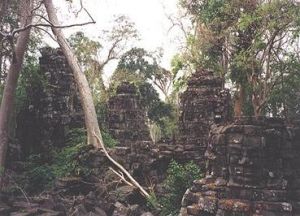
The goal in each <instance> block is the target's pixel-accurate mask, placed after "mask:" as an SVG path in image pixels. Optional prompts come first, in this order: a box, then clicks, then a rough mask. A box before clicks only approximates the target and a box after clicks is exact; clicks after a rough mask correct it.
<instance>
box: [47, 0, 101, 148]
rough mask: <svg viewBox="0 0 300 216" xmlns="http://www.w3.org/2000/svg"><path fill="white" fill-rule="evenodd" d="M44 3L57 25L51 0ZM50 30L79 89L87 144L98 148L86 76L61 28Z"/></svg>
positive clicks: (97, 127)
mask: <svg viewBox="0 0 300 216" xmlns="http://www.w3.org/2000/svg"><path fill="white" fill-rule="evenodd" d="M44 4H45V7H46V11H47V14H48V17H49V20H50V22H51V23H52V24H53V25H54V26H58V25H59V22H58V18H57V15H56V11H55V8H54V5H53V2H52V0H44ZM52 32H53V34H54V35H55V37H56V39H57V42H58V44H59V46H60V48H61V49H62V51H63V53H64V55H65V57H66V58H67V61H68V64H69V65H70V67H71V69H72V71H73V74H74V78H75V82H76V85H77V87H78V89H79V94H80V98H81V105H82V107H83V110H84V116H85V125H86V129H87V137H88V144H93V145H94V146H95V147H98V148H99V147H100V145H99V144H98V142H97V140H96V138H95V136H94V133H95V134H96V135H97V136H98V137H99V138H100V140H101V142H103V140H102V136H101V133H100V129H99V125H98V120H97V115H96V110H95V106H94V102H93V97H92V94H91V89H90V87H89V84H88V81H87V79H86V76H85V74H84V73H83V72H82V70H81V68H80V66H79V62H78V60H77V58H76V56H75V55H74V52H73V51H72V49H71V47H70V46H69V44H68V42H67V40H66V38H65V36H64V34H63V32H62V30H61V29H60V28H54V27H53V28H52Z"/></svg>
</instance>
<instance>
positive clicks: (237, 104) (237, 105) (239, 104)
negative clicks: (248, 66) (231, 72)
mask: <svg viewBox="0 0 300 216" xmlns="http://www.w3.org/2000/svg"><path fill="white" fill-rule="evenodd" d="M244 101H245V88H244V87H243V86H242V85H241V84H239V91H238V95H237V96H236V98H235V101H234V116H235V117H241V116H242V112H243V105H244Z"/></svg>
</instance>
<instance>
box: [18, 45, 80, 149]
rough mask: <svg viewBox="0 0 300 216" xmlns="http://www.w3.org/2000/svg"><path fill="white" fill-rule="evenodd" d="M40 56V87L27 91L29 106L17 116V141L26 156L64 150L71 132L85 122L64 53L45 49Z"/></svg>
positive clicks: (58, 50)
mask: <svg viewBox="0 0 300 216" xmlns="http://www.w3.org/2000/svg"><path fill="white" fill-rule="evenodd" d="M41 54H42V56H41V57H40V59H39V63H40V69H39V71H38V73H39V76H40V79H41V80H42V81H41V84H40V85H38V86H35V85H32V86H31V87H30V88H29V89H26V91H27V94H28V96H29V100H28V103H29V104H27V106H26V107H25V109H23V110H21V112H20V114H19V117H18V124H17V125H18V129H17V131H18V138H19V139H20V141H21V142H22V146H23V148H24V150H23V151H22V152H25V154H27V153H29V152H31V153H32V152H36V153H41V152H47V151H48V149H49V148H50V147H51V146H55V147H63V146H64V145H65V143H66V140H65V139H66V134H67V132H68V130H69V129H71V128H73V127H82V126H83V123H84V121H83V113H82V109H81V106H80V101H79V97H78V94H77V90H76V86H75V83H74V78H73V74H72V71H71V69H70V67H69V66H68V63H67V61H66V58H65V57H64V55H63V53H62V51H61V50H60V49H53V48H50V47H46V48H43V49H41Z"/></svg>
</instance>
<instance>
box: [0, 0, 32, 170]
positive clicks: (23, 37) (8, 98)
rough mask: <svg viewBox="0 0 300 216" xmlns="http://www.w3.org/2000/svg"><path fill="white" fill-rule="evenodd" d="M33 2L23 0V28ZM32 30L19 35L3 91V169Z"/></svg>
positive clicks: (0, 160)
mask: <svg viewBox="0 0 300 216" xmlns="http://www.w3.org/2000/svg"><path fill="white" fill-rule="evenodd" d="M32 6H33V2H32V0H22V1H21V3H20V7H21V11H22V14H21V17H20V20H21V26H25V25H28V24H29V23H31V22H32V15H31V10H32ZM29 35H30V28H29V29H27V30H24V31H22V32H20V33H19V36H18V39H17V43H16V45H15V48H14V50H13V52H14V53H13V59H12V62H11V65H10V68H9V70H8V74H7V78H6V81H5V87H4V91H3V97H2V102H1V106H0V166H1V168H2V169H3V168H4V165H5V159H6V152H7V147H8V130H9V120H10V117H11V114H12V113H13V108H14V101H15V93H16V88H17V83H18V78H19V74H20V71H21V69H22V64H23V59H24V54H25V52H26V49H27V44H28V41H29Z"/></svg>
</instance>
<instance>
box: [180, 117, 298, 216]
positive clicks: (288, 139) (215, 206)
mask: <svg viewBox="0 0 300 216" xmlns="http://www.w3.org/2000/svg"><path fill="white" fill-rule="evenodd" d="M298 132H299V131H298V127H293V128H287V127H286V126H285V124H284V122H283V120H281V119H274V118H263V117H261V118H251V117H245V118H240V119H236V120H235V121H234V123H232V124H228V125H226V126H225V127H224V126H219V127H216V126H214V127H212V130H211V131H210V137H209V143H208V147H207V150H206V153H205V156H206V164H207V166H206V177H205V178H204V179H202V180H198V181H195V182H194V185H193V187H192V188H191V189H190V190H188V192H187V193H186V195H185V196H184V200H183V204H184V205H183V208H182V212H184V211H185V210H184V209H187V211H188V212H190V215H206V214H207V213H209V215H240V214H241V215H249V216H254V215H276V216H277V215H278V216H279V215H280V216H287V215H289V216H292V215H299V209H298V208H297V203H298V202H299V196H298V195H296V194H297V188H298V187H299V185H298V184H295V182H299V181H298V180H299V171H298V170H299V168H298V166H297V168H296V166H292V164H294V163H295V162H296V161H297V160H298V156H296V155H298V153H299V146H300V139H299V137H298V136H299V135H298ZM195 197H199V198H197V199H195ZM196 209H197V211H196ZM191 210H192V211H191Z"/></svg>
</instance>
